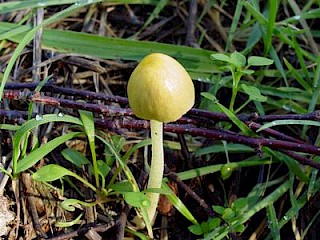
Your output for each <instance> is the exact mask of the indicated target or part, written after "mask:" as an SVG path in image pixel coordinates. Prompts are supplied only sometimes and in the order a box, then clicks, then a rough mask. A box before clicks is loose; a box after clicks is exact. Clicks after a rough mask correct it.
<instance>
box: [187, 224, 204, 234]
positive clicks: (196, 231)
mask: <svg viewBox="0 0 320 240" xmlns="http://www.w3.org/2000/svg"><path fill="white" fill-rule="evenodd" d="M188 230H189V231H190V232H191V233H193V234H194V235H202V234H203V231H202V227H201V225H200V224H195V225H191V226H189V227H188Z"/></svg>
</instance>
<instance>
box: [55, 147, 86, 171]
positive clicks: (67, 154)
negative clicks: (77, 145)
mask: <svg viewBox="0 0 320 240" xmlns="http://www.w3.org/2000/svg"><path fill="white" fill-rule="evenodd" d="M61 154H62V156H63V157H64V158H65V159H66V160H68V161H69V162H71V163H72V164H74V165H75V166H77V167H78V168H81V167H82V166H83V165H85V164H90V161H89V160H88V159H87V158H86V157H85V156H84V155H83V154H82V153H80V152H78V151H77V150H75V149H72V148H65V149H63V150H62V152H61Z"/></svg>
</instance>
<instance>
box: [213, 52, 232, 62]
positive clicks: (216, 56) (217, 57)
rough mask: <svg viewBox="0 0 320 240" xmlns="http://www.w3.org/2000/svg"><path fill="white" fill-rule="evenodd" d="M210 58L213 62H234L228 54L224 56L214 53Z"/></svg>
mask: <svg viewBox="0 0 320 240" xmlns="http://www.w3.org/2000/svg"><path fill="white" fill-rule="evenodd" d="M210 58H211V59H213V60H218V61H222V62H227V63H232V60H231V58H230V57H229V56H227V55H226V54H222V53H214V54H211V55H210Z"/></svg>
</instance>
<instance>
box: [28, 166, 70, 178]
mask: <svg viewBox="0 0 320 240" xmlns="http://www.w3.org/2000/svg"><path fill="white" fill-rule="evenodd" d="M75 175H76V174H75V173H74V172H72V171H70V170H68V169H66V168H64V167H62V166H60V165H57V164H49V165H46V166H44V167H42V168H40V169H39V170H38V171H37V172H35V173H34V174H32V178H33V179H34V180H36V181H41V182H52V181H55V180H58V179H61V178H63V177H64V176H72V177H74V176H75Z"/></svg>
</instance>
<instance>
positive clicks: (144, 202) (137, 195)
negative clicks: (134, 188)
mask: <svg viewBox="0 0 320 240" xmlns="http://www.w3.org/2000/svg"><path fill="white" fill-rule="evenodd" d="M123 196H124V200H125V201H126V202H127V203H128V204H129V205H131V206H133V207H139V208H147V207H149V206H150V200H149V198H148V196H147V195H146V194H144V193H142V192H126V193H123Z"/></svg>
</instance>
